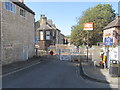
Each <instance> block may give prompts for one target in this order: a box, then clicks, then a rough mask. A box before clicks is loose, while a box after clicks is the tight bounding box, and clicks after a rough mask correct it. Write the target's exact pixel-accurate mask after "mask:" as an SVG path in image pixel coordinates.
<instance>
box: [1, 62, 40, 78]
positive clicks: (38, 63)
mask: <svg viewBox="0 0 120 90" xmlns="http://www.w3.org/2000/svg"><path fill="white" fill-rule="evenodd" d="M39 63H41V62H38V63H35V64H32V65H29V66H27V67H25V68H21V69H18V70H16V71H13V72H10V73H7V74H4V75H2V76H0V77H5V76H8V75H11V74H14V73H16V72H19V71H22V70H24V69H27V68H30V67H32V66H35V65H37V64H39Z"/></svg>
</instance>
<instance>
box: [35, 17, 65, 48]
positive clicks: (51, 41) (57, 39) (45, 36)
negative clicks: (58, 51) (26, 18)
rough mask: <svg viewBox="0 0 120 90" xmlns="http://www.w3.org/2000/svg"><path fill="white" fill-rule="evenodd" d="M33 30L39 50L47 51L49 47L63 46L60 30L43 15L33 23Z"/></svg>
mask: <svg viewBox="0 0 120 90" xmlns="http://www.w3.org/2000/svg"><path fill="white" fill-rule="evenodd" d="M35 30H36V35H37V38H38V45H39V46H40V49H41V50H47V48H48V47H49V46H50V45H56V44H63V39H64V35H62V36H61V33H60V30H59V29H58V28H56V26H55V24H53V22H52V20H50V19H48V20H47V17H45V15H41V17H40V20H39V21H37V22H36V23H35Z"/></svg>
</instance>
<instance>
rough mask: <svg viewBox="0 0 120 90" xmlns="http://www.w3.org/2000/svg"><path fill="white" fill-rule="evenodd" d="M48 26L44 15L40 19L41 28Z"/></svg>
mask: <svg viewBox="0 0 120 90" xmlns="http://www.w3.org/2000/svg"><path fill="white" fill-rule="evenodd" d="M46 25H47V17H45V15H44V14H42V15H41V17H40V27H41V28H44V27H45V26H46Z"/></svg>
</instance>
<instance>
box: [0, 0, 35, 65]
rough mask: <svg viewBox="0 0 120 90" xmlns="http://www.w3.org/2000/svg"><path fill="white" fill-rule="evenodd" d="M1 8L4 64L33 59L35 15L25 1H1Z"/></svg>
mask: <svg viewBox="0 0 120 90" xmlns="http://www.w3.org/2000/svg"><path fill="white" fill-rule="evenodd" d="M3 1H4V0H3ZM0 8H1V9H0V13H1V14H0V15H1V16H0V17H1V18H0V22H1V25H0V26H1V60H2V64H9V63H12V62H17V61H25V60H28V58H31V57H33V56H34V15H35V13H34V12H33V11H32V10H31V9H30V8H29V7H27V6H26V5H25V4H24V2H23V0H20V1H19V0H18V1H17V2H14V0H5V1H4V2H2V1H1V0H0Z"/></svg>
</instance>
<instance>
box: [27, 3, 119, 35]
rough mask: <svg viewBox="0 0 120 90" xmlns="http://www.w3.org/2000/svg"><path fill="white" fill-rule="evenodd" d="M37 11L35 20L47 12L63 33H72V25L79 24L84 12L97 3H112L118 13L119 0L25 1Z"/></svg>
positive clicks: (46, 14) (48, 16)
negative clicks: (83, 0) (93, 0)
mask: <svg viewBox="0 0 120 90" xmlns="http://www.w3.org/2000/svg"><path fill="white" fill-rule="evenodd" d="M25 4H26V5H27V6H28V7H29V8H31V9H32V10H33V11H34V12H35V20H36V21H38V20H40V15H41V14H45V16H46V17H47V19H52V21H53V24H55V25H56V27H57V28H58V29H60V30H61V33H62V34H64V35H70V34H71V27H72V26H73V25H76V24H77V18H78V17H80V16H81V15H82V12H83V11H85V10H86V9H88V8H91V7H94V6H96V5H97V4H111V5H112V7H113V9H114V10H115V11H116V13H118V2H25Z"/></svg>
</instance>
